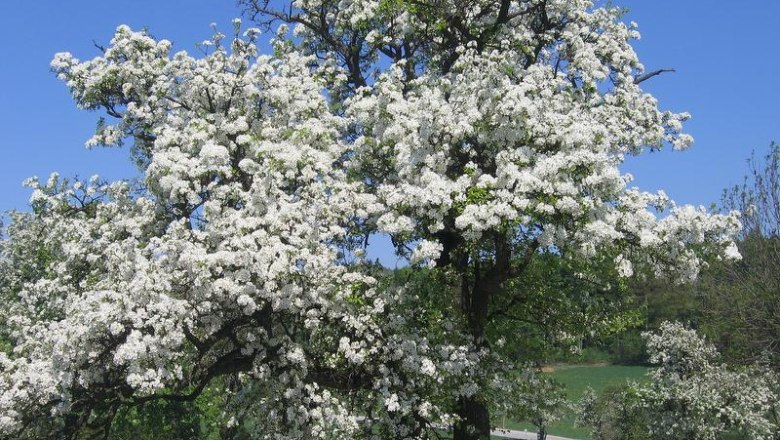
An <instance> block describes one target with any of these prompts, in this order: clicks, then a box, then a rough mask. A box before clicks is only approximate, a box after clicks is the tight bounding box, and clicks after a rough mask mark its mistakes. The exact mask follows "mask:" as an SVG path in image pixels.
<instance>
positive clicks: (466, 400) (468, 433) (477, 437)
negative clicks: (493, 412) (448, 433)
mask: <svg viewBox="0 0 780 440" xmlns="http://www.w3.org/2000/svg"><path fill="white" fill-rule="evenodd" d="M458 416H459V417H460V418H461V421H460V422H459V423H457V424H456V425H455V432H454V437H453V438H454V439H455V440H489V439H490V412H489V410H488V408H487V405H485V403H484V402H483V401H481V400H480V399H479V396H478V395H476V396H471V397H461V398H460V400H459V401H458Z"/></svg>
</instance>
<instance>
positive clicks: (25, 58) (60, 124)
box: [0, 0, 780, 211]
mask: <svg viewBox="0 0 780 440" xmlns="http://www.w3.org/2000/svg"><path fill="white" fill-rule="evenodd" d="M613 3H615V4H617V5H620V6H626V7H628V8H629V10H630V11H629V13H628V15H627V17H626V20H634V21H636V22H638V23H639V30H640V31H641V33H642V39H641V40H639V41H637V42H636V43H635V47H636V49H637V51H638V52H639V55H640V58H641V59H642V61H643V63H644V64H645V66H646V67H647V68H648V70H652V69H656V68H662V67H663V68H668V67H671V68H675V69H676V70H677V72H676V73H669V74H664V75H662V76H659V77H656V78H653V79H651V80H648V81H646V82H645V83H644V85H645V88H646V89H647V90H648V91H650V92H651V93H653V94H654V95H655V96H656V97H657V98H658V100H659V102H660V103H661V107H662V108H664V109H669V110H672V111H688V112H690V113H691V114H692V115H693V119H692V120H691V121H690V122H688V123H687V125H686V131H687V132H688V133H690V134H692V135H693V136H694V138H695V139H696V142H695V144H694V146H693V147H692V148H691V149H689V150H686V151H684V152H673V151H672V150H671V149H668V150H665V151H662V152H659V153H653V154H645V155H642V156H640V157H638V158H632V159H630V160H629V161H628V163H627V164H626V165H625V166H624V170H625V171H627V172H630V173H632V174H633V175H634V176H635V178H636V180H635V184H636V185H637V186H639V187H640V188H642V189H646V190H656V189H664V190H665V191H666V192H667V194H669V195H670V196H671V197H672V198H673V199H675V200H676V201H678V202H679V203H693V204H704V205H709V204H710V203H712V202H716V201H717V200H718V199H719V197H720V194H721V191H722V190H723V188H725V187H726V186H729V185H733V184H735V183H738V182H739V181H740V180H741V177H742V176H743V175H744V173H745V171H746V164H745V160H746V159H747V157H748V156H749V155H750V152H751V151H752V150H754V149H757V150H759V151H761V152H763V151H765V150H766V147H767V146H768V145H769V143H770V141H772V140H780V124H778V122H780V87H778V85H777V82H778V79H780V47H779V46H778V45H777V44H776V43H777V41H778V38H777V36H776V35H777V34H776V28H777V22H776V21H777V18H778V17H780V2H776V1H774V0H744V1H741V2H733V1H725V0H710V1H706V2H705V1H693V0H689V1H681V0H653V1H649V0H644V1H643V0H624V1H620V0H615V1H614V2H613ZM238 15H239V10H238V9H237V8H236V7H235V4H234V2H233V1H232V0H186V1H185V0H132V1H131V0H114V1H106V0H74V1H61V0H37V1H29V0H28V1H22V0H2V1H0V16H2V17H3V18H4V20H3V21H4V23H3V26H2V27H0V41H4V42H5V44H4V47H3V61H2V64H1V65H0V67H1V68H0V152H2V156H0V211H6V210H9V209H25V208H26V203H27V200H28V198H29V191H28V190H27V189H25V188H22V186H21V182H22V181H23V180H24V179H26V178H27V177H30V176H35V175H37V176H40V177H46V176H48V175H49V174H50V173H51V172H52V171H58V172H60V174H62V175H63V176H73V175H80V176H83V177H88V176H90V175H92V174H100V175H101V176H103V177H105V178H109V179H114V178H121V177H128V176H131V175H132V174H133V172H134V169H133V167H132V166H131V165H130V163H129V161H128V160H127V157H128V155H127V151H126V150H123V149H95V150H87V149H86V148H84V146H83V145H84V142H85V141H86V139H88V138H89V136H90V135H91V134H92V133H93V130H94V128H95V122H96V120H97V117H98V115H97V114H95V113H91V112H86V111H81V110H78V109H76V108H75V106H74V105H73V103H72V101H71V98H70V95H69V93H68V91H67V89H66V87H65V86H64V85H63V84H62V83H61V82H60V81H58V80H57V79H56V78H55V77H54V75H53V74H51V73H50V72H49V67H48V66H49V61H50V60H51V58H52V56H53V55H54V53H56V52H59V51H68V52H72V53H73V54H74V55H76V56H77V57H79V58H81V59H87V58H91V57H94V56H96V55H97V54H98V51H97V49H96V48H95V47H94V46H93V43H92V42H93V41H96V42H98V43H101V44H106V43H107V42H108V41H109V40H110V38H111V36H112V34H113V31H114V29H115V28H116V26H117V25H119V24H123V23H124V24H128V25H130V26H131V27H133V28H142V27H147V28H148V29H149V30H150V31H151V33H152V34H153V35H154V36H156V37H157V38H166V39H169V40H171V41H173V42H174V47H175V49H179V50H181V49H184V50H188V51H195V50H196V49H195V43H197V42H200V41H202V40H204V39H205V38H207V37H208V36H209V35H210V33H211V29H210V28H209V24H210V23H211V22H216V23H217V24H218V25H219V26H220V28H221V29H224V30H226V31H227V30H230V29H231V25H230V21H231V19H232V18H233V17H235V16H238Z"/></svg>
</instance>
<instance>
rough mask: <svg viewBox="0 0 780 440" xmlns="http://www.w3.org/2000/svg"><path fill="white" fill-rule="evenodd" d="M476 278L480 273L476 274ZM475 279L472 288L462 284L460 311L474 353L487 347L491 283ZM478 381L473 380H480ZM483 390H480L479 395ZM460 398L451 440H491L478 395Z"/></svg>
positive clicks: (487, 416)
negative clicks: (462, 314) (471, 338)
mask: <svg viewBox="0 0 780 440" xmlns="http://www.w3.org/2000/svg"><path fill="white" fill-rule="evenodd" d="M476 276H477V277H479V272H478V271H477V275H476ZM480 281H482V280H480V279H479V278H477V282H475V285H474V288H473V289H469V288H468V286H467V284H468V283H466V282H464V283H463V288H464V293H465V294H464V295H463V304H462V308H463V311H464V313H465V314H466V316H467V318H468V326H469V330H470V331H471V334H472V337H473V338H474V346H475V347H476V348H477V349H480V348H482V347H484V346H485V345H486V344H487V341H486V339H485V327H486V324H487V318H488V306H489V301H490V294H491V293H493V292H491V291H489V290H486V289H485V287H489V286H491V285H490V283H484V282H480ZM480 379H481V378H475V380H480ZM482 389H483V387H482V386H480V387H479V390H480V391H481V390H482ZM480 391H478V392H477V394H475V395H473V396H469V397H461V398H460V399H459V400H458V408H457V414H458V416H459V417H460V418H461V421H460V422H459V423H457V424H456V425H455V432H454V437H453V438H454V440H483V439H484V440H488V439H490V410H489V409H488V407H487V404H486V402H485V400H484V398H483V396H482V395H481V393H480Z"/></svg>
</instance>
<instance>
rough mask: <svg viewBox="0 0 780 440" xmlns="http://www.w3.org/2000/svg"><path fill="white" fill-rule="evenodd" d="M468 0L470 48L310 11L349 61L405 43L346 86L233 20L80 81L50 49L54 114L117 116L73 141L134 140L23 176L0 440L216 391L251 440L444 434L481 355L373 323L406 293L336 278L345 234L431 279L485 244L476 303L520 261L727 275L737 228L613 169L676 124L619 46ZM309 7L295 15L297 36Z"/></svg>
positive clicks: (10, 269)
mask: <svg viewBox="0 0 780 440" xmlns="http://www.w3.org/2000/svg"><path fill="white" fill-rule="evenodd" d="M482 3H483V2H473V7H472V8H471V9H468V8H467V9H464V10H459V13H460V14H462V17H461V19H462V20H463V23H465V26H466V27H467V28H468V29H470V30H469V31H468V32H469V33H472V34H474V35H477V34H478V33H480V32H482V33H483V34H486V33H489V36H490V38H485V39H478V38H475V39H474V40H473V41H472V42H468V41H464V42H463V44H458V45H456V46H455V47H454V48H453V50H452V51H451V52H441V53H437V52H436V50H435V49H436V47H437V46H436V45H437V44H440V43H441V42H442V41H444V40H446V35H447V32H448V30H447V29H448V28H446V26H445V28H443V29H439V28H438V27H437V26H438V25H437V24H436V23H438V22H437V21H435V20H434V21H431V20H426V17H427V18H430V15H426V13H423V12H419V10H417V9H415V8H411V7H409V5H406V4H405V3H403V2H401V3H398V4H396V3H393V2H386V1H374V0H359V1H355V2H351V3H350V4H349V5H348V6H347V7H344V8H341V9H340V10H339V12H338V13H337V14H333V15H328V16H327V17H323V19H325V20H326V22H327V23H328V26H329V29H332V32H333V34H332V36H335V37H338V38H341V37H340V35H342V34H339V32H342V33H345V32H348V31H350V29H353V30H354V29H358V30H360V29H362V31H361V32H363V31H364V33H365V35H364V37H365V42H364V46H363V47H364V48H366V50H367V51H369V54H371V53H375V54H377V56H379V55H378V54H383V53H384V54H386V52H387V50H388V49H387V48H388V47H393V48H394V47H399V49H398V50H399V51H401V52H403V48H402V47H403V46H404V44H403V42H404V41H405V40H404V39H407V40H409V41H412V40H414V41H417V42H418V43H419V44H418V46H417V51H416V52H415V54H416V55H414V56H410V57H408V58H404V57H398V58H399V59H397V60H393V59H391V60H390V62H389V63H386V64H387V65H385V64H383V62H382V61H381V60H380V61H379V62H375V63H372V64H371V65H370V67H365V66H360V65H359V66H358V69H361V68H365V69H373V70H375V71H376V72H375V73H376V79H375V80H370V81H369V80H366V81H359V80H358V79H356V77H355V75H354V72H353V71H351V70H350V69H349V68H348V67H345V66H344V63H343V62H342V61H343V59H340V58H339V54H338V53H337V52H332V53H325V52H323V50H322V49H321V48H320V47H318V46H316V43H317V41H320V40H317V38H320V37H321V36H316V35H314V34H313V33H312V31H311V29H310V28H307V27H306V26H305V25H300V26H299V28H297V29H296V34H297V35H298V37H296V39H288V38H287V37H286V34H285V32H286V29H285V28H284V27H283V28H282V29H281V30H280V34H279V35H278V36H277V38H276V39H275V40H274V43H273V46H274V54H273V55H261V54H259V53H258V50H257V46H256V41H257V38H258V37H259V35H261V34H260V32H259V31H258V30H256V29H249V30H247V31H246V32H245V33H244V34H243V36H241V35H239V30H238V29H239V27H240V22H236V28H237V31H236V36H235V38H234V39H233V40H232V41H229V42H225V36H224V35H222V34H219V33H218V34H217V35H216V36H215V37H214V38H213V39H212V40H209V41H207V42H206V43H208V44H205V45H204V47H206V48H207V51H206V52H205V54H204V55H203V56H201V57H193V56H191V55H189V54H187V53H185V52H178V53H175V54H171V53H170V51H171V44H170V43H169V42H168V41H165V40H159V41H157V40H154V39H153V38H151V37H150V36H148V35H147V34H146V33H145V32H135V31H132V30H131V29H129V28H128V27H126V26H120V27H119V28H118V29H117V32H116V35H115V37H114V39H113V40H112V42H111V45H110V46H109V47H108V48H107V49H106V50H105V52H104V53H103V54H101V55H100V56H98V57H96V58H94V59H92V60H89V61H80V60H78V59H76V58H74V57H73V56H72V55H70V54H67V53H62V54H58V55H57V56H56V57H55V59H54V61H53V62H52V67H53V69H54V70H55V71H56V73H57V75H58V76H59V77H60V78H61V79H62V80H63V81H65V82H66V83H67V85H68V87H69V88H70V90H71V91H72V94H73V97H74V99H75V101H76V103H77V105H78V106H79V107H81V108H85V109H102V110H104V111H105V112H107V113H108V115H109V116H111V117H113V118H114V119H115V121H114V122H113V123H107V122H105V121H102V120H101V123H100V124H99V126H98V130H97V133H96V135H95V136H94V137H93V138H92V139H90V140H89V142H88V145H89V146H97V145H105V146H111V145H119V144H122V143H123V142H127V141H128V140H132V143H133V148H134V153H135V156H136V159H137V160H138V162H139V164H140V166H141V170H142V173H143V176H142V182H141V184H140V185H138V186H139V187H138V188H136V187H135V186H134V185H133V184H130V183H128V182H112V183H108V182H102V181H100V180H99V179H93V180H91V181H90V182H87V183H83V182H76V183H69V182H68V181H67V180H63V179H61V178H59V177H57V176H56V175H55V176H53V177H52V178H51V179H49V181H48V182H45V183H44V182H39V181H37V180H31V181H30V185H31V186H32V188H33V196H32V198H31V204H32V206H33V210H34V212H33V213H32V214H29V215H22V214H18V215H16V216H15V217H16V219H15V221H14V223H13V224H12V225H11V227H10V228H9V235H10V240H8V241H6V242H4V243H3V248H2V250H3V255H4V257H3V259H2V262H0V264H2V265H3V270H2V272H0V274H1V275H0V276H2V278H0V280H1V281H2V284H0V288H2V289H3V295H4V297H5V298H8V300H7V306H6V308H5V310H4V311H3V312H2V313H3V315H2V316H3V318H4V321H5V326H6V327H7V332H8V335H9V337H10V339H11V341H12V345H13V350H11V351H10V352H8V353H4V354H0V435H2V436H5V437H13V438H19V437H24V436H28V437H34V438H42V437H45V436H53V437H57V438H72V437H74V436H76V435H77V433H78V432H79V431H80V430H84V429H88V428H89V427H90V426H92V425H97V426H103V425H105V424H106V423H108V424H110V417H107V419H106V420H103V419H101V418H100V417H101V414H102V415H110V414H113V413H115V412H116V409H117V408H118V407H120V406H122V405H134V404H140V403H142V402H145V401H149V400H153V399H171V400H187V399H194V398H195V397H197V395H198V394H199V393H200V392H201V391H202V390H203V389H204V388H205V387H207V386H208V385H209V383H210V382H211V381H212V380H213V379H215V378H216V377H219V376H223V375H226V374H239V373H240V375H241V378H242V380H244V381H245V382H246V383H248V384H252V386H254V387H255V388H256V389H258V390H261V389H262V393H264V394H263V395H264V396H272V398H269V399H264V400H262V399H261V400H256V401H254V404H253V405H254V406H253V407H252V408H253V409H252V411H254V412H255V413H256V414H258V415H259V417H261V418H262V419H263V420H264V429H265V430H264V431H263V433H259V434H258V435H261V436H265V437H264V438H271V437H278V438H313V437H322V438H353V437H359V436H366V437H372V436H373V437H382V438H419V437H424V435H425V432H426V431H425V429H427V428H428V427H430V426H433V425H432V424H433V423H435V422H440V421H447V420H448V419H447V418H446V417H447V414H448V413H449V412H451V411H450V409H448V408H446V407H440V406H439V405H437V402H441V401H442V400H441V399H442V396H448V398H450V399H454V398H457V397H458V396H470V395H473V394H475V393H477V392H478V389H477V388H478V385H479V384H478V383H476V382H473V380H472V379H469V377H472V375H470V374H469V372H470V371H473V370H472V369H473V368H476V366H477V365H478V364H479V362H480V359H481V358H486V357H489V356H488V355H487V354H486V353H487V348H486V347H484V346H481V345H480V344H479V341H468V340H467V339H468V338H465V339H464V338H463V335H465V334H468V333H469V330H467V329H461V330H453V331H452V332H451V335H452V340H451V341H450V342H449V343H446V344H445V343H433V342H432V341H431V340H429V339H428V338H427V337H426V334H425V329H413V330H412V331H410V329H409V326H408V325H407V321H408V320H407V317H405V316H404V315H403V313H407V312H408V310H409V309H406V308H403V307H395V306H394V305H397V304H402V303H404V302H405V301H406V298H409V297H413V296H414V292H410V291H408V290H403V289H396V288H388V287H387V286H386V284H384V283H382V282H381V280H377V278H376V276H374V275H372V273H373V272H371V271H370V270H369V266H368V265H365V264H361V263H360V261H359V260H360V259H359V258H358V263H355V262H353V261H351V260H350V258H349V255H351V254H352V253H353V252H354V251H356V250H358V251H359V250H360V249H357V247H359V245H356V244H355V243H357V242H358V241H359V240H356V237H359V236H361V235H366V234H368V235H370V234H372V233H387V234H390V235H391V236H392V237H393V239H394V240H395V242H396V243H398V244H399V249H400V248H408V249H409V251H410V252H409V254H408V255H407V256H408V257H409V259H410V261H411V263H412V264H414V265H418V264H419V265H421V266H428V267H431V268H437V267H438V268H441V269H442V270H445V269H446V268H447V267H448V265H451V264H452V262H453V261H454V260H456V259H458V258H463V257H462V255H461V256H458V255H460V254H458V252H460V251H459V249H467V248H469V246H474V245H475V244H476V243H480V242H484V241H488V242H491V243H493V242H495V243H496V244H495V247H494V248H493V250H492V251H491V252H492V253H491V252H488V253H487V255H488V257H487V258H489V259H490V260H491V261H494V266H493V269H494V270H493V271H492V272H501V274H500V277H497V278H494V279H493V281H495V282H496V285H500V284H501V282H503V281H505V280H506V279H508V278H511V277H512V276H514V275H515V274H516V271H517V270H520V269H521V268H522V266H521V265H520V266H516V265H515V264H514V258H515V256H517V255H520V252H519V250H522V251H523V252H525V256H526V257H527V258H532V257H533V255H535V254H538V253H541V252H553V253H561V254H562V255H566V256H569V257H572V258H577V257H587V258H606V259H607V261H609V262H610V264H612V265H613V266H614V267H615V270H616V272H617V273H618V274H619V275H620V276H624V277H626V276H631V275H632V274H633V273H634V272H635V270H636V268H637V266H638V267H642V268H649V269H650V270H651V271H653V272H655V273H656V274H658V275H667V274H671V275H673V276H675V277H676V278H679V279H681V280H690V279H693V278H695V277H696V274H697V273H698V271H699V269H700V267H701V266H702V264H703V261H704V258H707V257H713V256H714V257H725V258H737V257H738V254H737V253H736V248H735V246H734V242H733V237H734V235H735V234H736V232H737V231H738V229H739V227H740V226H739V220H738V218H737V217H736V215H735V214H731V215H712V214H708V213H707V212H705V211H704V210H703V209H702V208H694V207H689V206H685V207H676V206H675V205H674V204H673V203H672V202H670V201H669V200H668V198H667V197H666V196H665V195H664V194H663V193H659V194H648V193H644V192H641V191H639V190H638V189H634V188H629V186H628V185H629V182H630V176H626V175H623V174H621V172H620V170H619V166H620V164H621V163H622V161H623V159H624V157H625V156H626V155H628V154H638V153H639V152H641V151H642V149H643V148H647V147H649V148H661V147H662V146H663V145H665V144H668V143H670V144H672V145H673V146H674V147H675V148H678V149H682V148H685V147H687V146H688V145H689V144H690V143H691V138H690V136H688V135H685V134H682V133H681V123H682V121H684V120H685V119H686V118H687V115H685V114H674V113H669V112H662V111H660V110H659V109H658V105H657V102H656V100H655V99H654V98H653V97H652V96H651V95H649V94H647V93H645V92H644V91H643V90H642V89H641V86H640V83H641V81H637V79H636V78H637V75H640V74H641V73H642V72H643V66H642V65H641V64H640V63H639V60H638V59H637V57H636V54H635V53H634V51H633V50H632V48H631V46H630V40H631V39H632V38H637V37H638V33H637V31H636V29H635V26H633V25H631V26H628V25H625V24H624V23H622V22H621V21H620V20H619V11H618V10H616V9H605V8H594V7H593V6H592V5H591V4H590V3H589V2H587V1H563V0H555V1H553V0H550V1H545V2H541V1H520V2H505V3H506V4H507V5H508V6H507V9H506V10H504V8H501V9H500V10H498V11H495V14H497V15H495V14H494V15H495V16H494V15H491V14H492V12H490V11H489V10H488V8H487V7H486V6H485V5H482ZM485 4H487V3H485ZM318 5H319V3H318V0H313V1H308V0H305V1H300V2H296V4H295V6H296V8H299V9H300V10H301V11H302V12H301V14H300V15H299V16H298V17H299V22H305V21H306V19H307V15H306V11H313V10H317V7H318ZM453 5H456V3H453ZM480 5H482V6H480ZM447 7H448V6H447V5H444V6H442V8H443V9H441V11H444V10H446V9H447ZM415 11H417V12H415ZM485 11H487V12H485ZM532 12H533V13H532ZM441 17H447V15H446V14H443V15H441ZM502 17H503V18H502ZM542 18H543V19H544V20H547V21H548V22H549V23H554V24H555V25H550V26H548V24H549V23H547V24H545V23H540V22H539V20H540V19H542ZM499 19H501V20H499ZM499 22H500V23H499ZM496 23H499V24H498V25H496ZM301 26H302V27H301ZM464 35H465V34H464ZM315 37H316V38H315ZM426 42H427V43H429V44H426ZM372 51H373V52H372ZM323 53H325V54H324V55H323ZM389 53H393V52H392V51H390V52H389ZM399 53H400V52H399ZM371 56H373V55H371ZM365 59H369V60H370V56H368V58H365ZM347 61H349V60H347ZM353 64H354V63H353ZM358 64H359V63H358ZM383 66H384V67H383ZM667 209H669V211H668V212H667V213H666V214H668V215H665V216H663V215H659V213H660V212H662V211H664V210H667ZM497 237H500V238H501V239H500V240H498V239H497ZM357 254H358V255H359V254H360V253H359V252H358V253H357ZM461 254H462V253H461ZM465 255H466V257H467V258H468V254H465ZM504 260H506V264H504ZM467 262H468V261H467ZM488 273H491V271H489V272H488ZM391 305H393V306H391ZM472 333H473V331H472ZM464 341H465V342H464ZM258 402H259V403H258ZM355 402H361V403H358V404H357V405H356V404H355ZM260 415H261V416H260ZM49 416H52V417H50V418H49ZM41 417H44V418H48V420H49V421H48V422H47V423H43V424H40V423H37V422H38V421H39V418H41ZM101 424H102V425H101Z"/></svg>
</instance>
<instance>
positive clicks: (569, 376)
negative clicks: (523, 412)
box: [505, 365, 647, 439]
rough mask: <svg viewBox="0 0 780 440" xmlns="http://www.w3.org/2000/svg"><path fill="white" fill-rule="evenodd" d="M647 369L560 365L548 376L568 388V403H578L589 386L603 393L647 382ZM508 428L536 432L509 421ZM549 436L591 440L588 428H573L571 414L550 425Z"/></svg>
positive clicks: (530, 426)
mask: <svg viewBox="0 0 780 440" xmlns="http://www.w3.org/2000/svg"><path fill="white" fill-rule="evenodd" d="M646 373H647V368H645V367H624V366H620V365H558V366H554V367H553V369H552V371H551V372H549V373H548V374H550V375H552V376H553V377H554V378H555V379H557V380H558V381H560V382H561V383H563V384H564V385H566V390H567V393H568V396H569V400H571V401H572V402H576V401H578V400H579V399H580V397H581V396H582V393H583V392H584V391H585V389H586V388H587V387H591V388H593V389H594V390H596V392H597V393H599V392H601V391H602V390H603V389H604V388H606V387H608V386H611V385H622V384H625V383H626V381H635V382H644V381H646V380H647V379H646V377H645V375H646ZM505 427H506V428H511V429H519V430H523V429H525V430H528V431H532V432H533V431H535V429H534V427H533V425H531V424H529V423H515V422H512V421H509V420H507V421H506V422H505ZM549 433H550V434H553V435H560V436H562V437H571V438H575V439H589V438H590V436H589V435H588V431H587V429H583V428H576V427H574V415H573V414H569V415H567V416H566V417H565V418H564V419H562V420H560V421H559V422H557V423H554V424H553V425H551V426H550V429H549Z"/></svg>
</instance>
